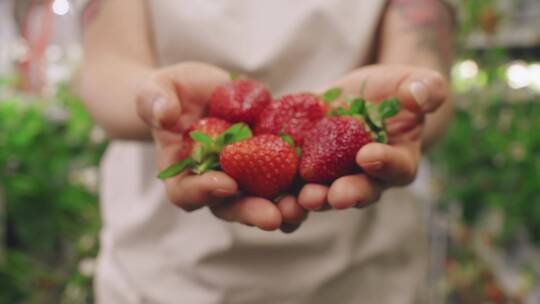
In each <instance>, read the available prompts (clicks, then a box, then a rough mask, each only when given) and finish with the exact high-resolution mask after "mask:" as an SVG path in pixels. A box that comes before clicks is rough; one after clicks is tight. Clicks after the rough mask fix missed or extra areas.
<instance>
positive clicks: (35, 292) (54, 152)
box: [0, 87, 105, 303]
mask: <svg viewBox="0 0 540 304" xmlns="http://www.w3.org/2000/svg"><path fill="white" fill-rule="evenodd" d="M92 128H93V125H92V121H91V119H90V117H89V115H88V114H87V112H86V110H85V109H84V107H83V105H82V103H81V101H80V99H79V98H78V97H76V96H74V95H73V94H71V93H70V92H69V90H68V89H67V88H66V87H61V88H60V89H59V90H58V92H57V94H56V96H55V97H54V98H52V99H51V100H41V99H35V98H32V97H27V96H22V95H14V96H11V97H7V98H4V99H3V100H0V188H1V190H3V191H2V192H3V193H2V194H1V195H2V197H3V201H4V205H5V206H4V208H5V212H4V218H3V220H2V222H0V224H1V225H2V227H3V229H0V231H4V233H5V237H4V238H3V240H4V244H2V246H3V247H4V254H3V260H2V261H0V303H49V302H50V303H58V302H59V301H60V300H61V299H62V298H65V297H66V296H69V295H66V293H65V290H66V288H67V287H68V286H71V285H73V284H76V285H78V286H79V287H80V289H81V290H85V294H86V296H84V297H86V298H87V299H86V301H83V303H84V302H90V301H91V299H90V295H91V292H89V291H90V287H91V279H90V278H89V277H87V276H84V274H80V273H79V271H78V265H79V262H80V261H81V260H82V259H83V258H86V257H95V255H96V254H97V240H96V236H97V232H98V230H99V225H100V222H99V214H98V206H97V196H96V193H95V189H92V187H94V186H95V185H92V181H86V182H85V180H84V176H85V175H86V176H87V177H88V176H91V175H92V174H94V173H95V172H94V171H95V170H96V169H95V168H96V166H97V165H98V162H99V159H100V157H101V155H102V153H103V151H104V149H105V143H93V142H92V141H91V140H90V139H91V138H90V135H91V132H92ZM0 250H1V249H0ZM84 297H82V298H84ZM72 302H73V301H71V302H70V303H72Z"/></svg>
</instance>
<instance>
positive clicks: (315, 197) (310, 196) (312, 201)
mask: <svg viewBox="0 0 540 304" xmlns="http://www.w3.org/2000/svg"><path fill="white" fill-rule="evenodd" d="M327 193H328V187H327V186H324V185H319V184H306V185H305V186H304V187H303V188H302V190H300V194H299V195H298V203H299V204H300V206H302V207H303V208H305V209H307V210H319V209H321V208H323V207H324V205H325V204H326V195H327Z"/></svg>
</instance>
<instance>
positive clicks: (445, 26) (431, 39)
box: [388, 0, 454, 71]
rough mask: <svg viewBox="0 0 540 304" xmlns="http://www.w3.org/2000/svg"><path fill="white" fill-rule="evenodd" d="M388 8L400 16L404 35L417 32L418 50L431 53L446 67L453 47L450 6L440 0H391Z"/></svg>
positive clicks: (452, 18)
mask: <svg viewBox="0 0 540 304" xmlns="http://www.w3.org/2000/svg"><path fill="white" fill-rule="evenodd" d="M388 9H389V12H396V13H397V14H398V15H399V16H400V18H401V23H402V24H403V25H402V27H401V31H402V32H403V33H404V34H415V35H417V37H418V48H419V49H420V50H419V51H424V52H428V53H430V54H431V55H432V56H434V57H435V59H436V60H437V61H438V62H439V64H440V65H441V68H443V69H444V70H445V71H446V70H448V68H449V67H450V64H451V61H452V48H453V27H454V16H453V13H452V10H451V8H450V7H449V6H447V5H446V4H445V3H443V1H442V0H390V1H389V6H388Z"/></svg>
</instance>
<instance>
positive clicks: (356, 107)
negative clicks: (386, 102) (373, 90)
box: [350, 98, 366, 116]
mask: <svg viewBox="0 0 540 304" xmlns="http://www.w3.org/2000/svg"><path fill="white" fill-rule="evenodd" d="M350 112H351V113H352V114H359V115H362V116H364V115H365V113H366V101H365V100H364V99H362V98H355V99H353V100H352V102H351V110H350Z"/></svg>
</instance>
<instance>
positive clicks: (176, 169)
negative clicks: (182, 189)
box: [158, 157, 194, 179]
mask: <svg viewBox="0 0 540 304" xmlns="http://www.w3.org/2000/svg"><path fill="white" fill-rule="evenodd" d="M193 164H194V161H193V159H192V158H191V157H188V158H186V159H184V160H182V161H181V162H179V163H176V164H174V165H171V166H169V167H168V168H167V169H165V170H163V171H161V172H160V173H159V175H158V177H159V178H160V179H166V178H169V177H173V176H175V175H178V174H180V173H181V172H182V171H184V170H186V169H187V168H188V167H190V166H192V165H193Z"/></svg>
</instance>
